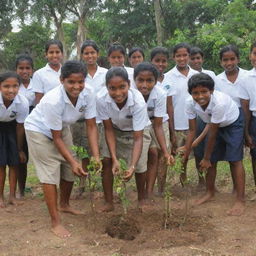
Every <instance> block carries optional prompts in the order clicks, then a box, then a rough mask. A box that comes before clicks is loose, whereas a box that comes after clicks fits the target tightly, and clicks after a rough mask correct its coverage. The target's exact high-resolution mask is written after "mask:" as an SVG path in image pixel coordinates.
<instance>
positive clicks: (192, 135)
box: [183, 118, 196, 162]
mask: <svg viewBox="0 0 256 256" xmlns="http://www.w3.org/2000/svg"><path fill="white" fill-rule="evenodd" d="M195 137H196V119H195V118H194V119H189V131H188V135H187V138H186V143H185V152H184V156H183V159H184V162H187V160H188V157H189V154H190V151H191V146H192V143H193V140H194V139H195Z"/></svg>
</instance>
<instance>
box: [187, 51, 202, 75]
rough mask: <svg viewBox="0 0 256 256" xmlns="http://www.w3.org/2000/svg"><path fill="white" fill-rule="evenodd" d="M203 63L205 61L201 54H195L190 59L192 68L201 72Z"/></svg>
mask: <svg viewBox="0 0 256 256" xmlns="http://www.w3.org/2000/svg"><path fill="white" fill-rule="evenodd" d="M203 62H204V60H203V57H202V55H201V54H200V53H196V54H193V55H191V56H190V58H189V65H190V67H191V68H193V69H195V70H197V71H199V72H200V71H201V70H202V65H203Z"/></svg>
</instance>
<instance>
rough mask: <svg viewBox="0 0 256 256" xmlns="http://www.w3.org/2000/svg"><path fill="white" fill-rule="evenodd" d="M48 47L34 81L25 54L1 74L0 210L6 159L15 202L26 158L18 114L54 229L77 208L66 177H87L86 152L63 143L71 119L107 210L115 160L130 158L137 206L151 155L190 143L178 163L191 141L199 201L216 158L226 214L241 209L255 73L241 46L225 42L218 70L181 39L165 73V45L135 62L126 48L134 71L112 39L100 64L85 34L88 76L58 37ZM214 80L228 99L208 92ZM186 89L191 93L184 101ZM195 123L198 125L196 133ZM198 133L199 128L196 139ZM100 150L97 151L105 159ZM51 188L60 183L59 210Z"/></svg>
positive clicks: (151, 169) (148, 184) (210, 190)
mask: <svg viewBox="0 0 256 256" xmlns="http://www.w3.org/2000/svg"><path fill="white" fill-rule="evenodd" d="M45 52H46V58H47V60H48V64H47V65H46V67H44V68H42V69H40V70H38V71H36V72H35V73H34V75H33V79H32V80H30V77H31V76H32V71H33V62H32V60H31V58H29V57H28V56H20V57H19V58H18V59H17V61H16V71H17V73H18V74H19V76H17V75H16V74H14V73H5V74H3V75H1V78H0V89H1V101H2V102H1V109H0V111H1V112H0V122H1V123H0V124H1V159H0V160H1V173H0V193H1V194H0V206H1V207H4V205H5V204H4V197H3V189H4V181H5V166H6V165H8V166H9V170H10V172H9V173H10V200H9V201H10V203H15V187H16V174H17V173H19V172H22V171H21V169H22V168H21V167H19V166H21V164H19V163H23V165H24V164H25V163H26V159H27V157H26V156H25V154H24V149H25V147H24V138H23V137H24V136H23V135H24V128H23V125H22V124H23V123H24V121H25V130H26V138H27V142H28V148H29V154H30V157H31V160H32V161H33V163H34V165H35V168H36V172H37V175H38V177H39V180H40V182H41V183H42V184H43V191H44V195H45V201H46V203H47V206H48V210H49V213H50V216H51V222H52V231H53V232H54V233H55V234H56V235H58V236H61V237H66V236H69V235H70V233H69V231H67V230H66V229H65V228H64V227H63V226H62V225H61V222H60V216H59V211H64V212H70V213H74V214H78V213H79V212H78V211H76V210H74V209H72V208H71V207H70V205H69V198H70V194H71V191H72V186H73V182H74V175H73V174H76V175H79V176H81V175H82V176H83V175H86V165H87V163H88V159H85V160H84V161H83V164H82V165H81V164H80V163H79V162H78V161H77V160H76V159H75V156H74V154H73V153H72V152H71V150H70V148H71V145H72V144H73V141H72V136H71V133H70V125H71V130H72V132H73V139H74V143H75V144H77V145H81V146H84V147H85V148H88V145H89V146H90V153H91V155H92V156H93V157H94V158H95V160H96V162H97V163H98V166H99V168H100V167H101V165H102V164H103V174H102V180H103V182H102V183H103V189H104V195H105V200H106V205H105V206H104V207H103V210H104V211H109V210H113V209H114V205H113V189H112V186H113V174H115V173H116V172H117V171H118V170H119V162H118V159H119V158H120V157H121V158H124V159H126V160H127V162H128V163H129V168H128V170H127V171H126V173H125V176H124V179H125V180H127V181H128V180H129V179H130V178H131V177H132V175H133V173H134V172H135V178H136V184H137V190H138V200H139V205H140V206H141V207H143V205H144V204H145V199H147V198H151V197H152V194H153V188H154V183H155V179H156V175H157V168H158V167H159V166H158V162H162V161H158V160H159V159H160V158H164V159H165V161H164V165H166V164H167V165H170V164H172V163H173V157H172V155H171V154H170V150H169V149H170V144H171V148H172V152H173V153H175V152H176V149H177V147H180V146H182V145H184V143H185V140H187V141H186V144H185V147H184V148H183V151H184V164H185V163H186V161H187V159H188V156H189V153H190V150H191V146H197V145H198V146H197V147H195V148H196V149H198V150H195V156H196V160H197V163H198V169H200V170H203V169H207V170H208V171H207V175H206V187H207V194H206V196H204V197H203V198H202V199H200V200H199V201H198V203H202V202H204V201H207V200H208V199H210V198H211V197H212V196H213V195H214V180H215V175H216V163H217V161H219V160H227V161H229V162H230V166H231V174H232V178H233V181H234V189H235V190H236V195H237V200H236V203H235V204H234V207H232V208H231V210H230V212H229V213H230V214H232V215H239V214H241V213H242V212H243V209H244V183H245V182H244V169H243V166H242V162H241V160H242V157H243V131H244V126H243V113H242V111H241V108H240V106H241V105H239V104H240V98H242V106H243V108H244V111H245V117H246V119H245V120H246V122H245V136H246V141H247V144H248V145H249V146H250V148H252V159H253V162H254V163H255V156H254V150H253V148H254V140H253V139H252V138H254V137H255V132H254V133H253V128H252V129H251V130H250V129H249V128H250V127H251V125H253V124H254V122H253V120H254V119H253V113H254V112H253V111H255V109H254V107H253V104H254V101H253V98H252V96H253V93H254V91H253V90H252V89H253V83H252V82H251V80H253V79H254V78H253V75H254V72H255V71H254V69H253V70H252V71H250V72H246V71H244V70H242V69H241V68H239V67H238V63H239V52H238V50H237V49H236V47H234V46H226V47H224V48H223V49H222V50H221V52H220V60H221V65H222V66H223V68H224V72H223V73H222V74H220V75H219V76H217V77H215V75H214V73H213V72H210V71H207V70H203V69H202V62H203V53H202V52H201V50H200V49H198V48H193V49H190V47H189V46H188V45H187V44H185V43H181V44H178V45H177V46H175V47H174V50H173V59H174V60H175V62H176V66H175V67H174V68H173V69H171V70H170V71H169V72H167V73H165V71H166V68H167V65H168V59H169V53H168V51H167V49H165V48H163V47H156V48H154V49H153V50H152V52H151V63H144V62H143V63H140V64H138V62H140V61H143V60H144V59H143V57H144V56H143V52H141V49H137V50H135V51H134V52H133V53H131V55H130V59H131V60H132V59H133V58H132V56H133V54H135V53H136V54H137V55H139V54H141V57H138V56H137V57H134V59H133V60H135V61H136V60H138V62H137V63H136V67H135V69H134V70H133V69H132V68H128V67H125V66H124V61H125V49H124V48H123V47H122V46H121V45H115V44H114V45H113V46H111V47H110V48H109V50H108V59H109V62H110V65H111V66H112V68H111V69H110V70H108V71H107V70H106V69H104V68H102V67H99V66H98V65H97V58H98V56H99V49H98V47H97V45H96V44H95V42H93V41H91V40H88V41H85V42H84V44H83V45H82V47H81V59H82V60H83V61H84V62H85V63H86V68H87V71H88V73H87V71H86V68H85V65H84V64H83V63H81V62H76V61H68V62H66V63H65V64H64V65H63V66H61V61H62V56H63V48H62V44H61V42H59V41H57V40H51V41H49V42H48V43H47V45H46V51H45ZM255 53H256V45H253V46H252V49H251V55H250V56H251V60H252V64H253V65H254V64H255V65H256V61H255V60H254V59H255V57H254V55H255V56H256V54H255ZM189 63H190V65H191V66H193V67H194V68H195V69H197V71H196V70H194V69H192V68H191V67H190V66H189ZM134 65H135V64H134ZM199 72H203V73H199ZM205 73H206V74H207V73H208V74H209V75H205ZM20 79H21V80H22V81H20ZM21 82H22V83H21ZM60 82H61V84H60ZM20 84H21V86H20ZM214 84H216V86H215V87H216V88H218V89H219V90H220V91H221V90H223V91H225V92H226V93H227V94H230V96H231V97H229V96H228V95H227V94H223V93H221V92H217V91H216V92H215V91H214ZM188 85H189V89H188ZM22 88H23V89H22ZM227 88H228V89H227ZM230 88H232V89H230ZM18 91H20V93H18ZM22 94H23V95H25V96H26V97H27V99H28V101H27V100H26V98H25V97H24V96H23V95H22ZM44 94H46V95H45V96H44ZM189 94H191V95H192V98H189ZM96 95H97V97H96ZM241 95H242V96H241ZM43 96H44V97H43ZM36 104H37V105H36ZM35 105H36V107H35V109H34V110H33V111H32V113H31V114H30V115H29V116H28V117H27V118H26V116H27V115H28V112H29V106H30V107H31V108H32V107H34V106H35ZM96 108H97V110H96ZM250 111H251V112H252V115H251V112H250ZM25 118H26V120H25ZM14 120H16V121H14ZM150 120H151V121H150ZM16 122H17V125H16ZM102 123H103V127H104V129H103V127H102ZM151 123H152V125H151ZM206 123H207V125H206ZM196 126H199V129H198V130H196ZM85 127H86V131H87V135H85V131H84V129H85ZM196 133H199V134H201V135H200V136H198V139H196V140H195V141H194V139H195V137H197V135H196ZM16 134H17V136H16ZM199 134H198V135H199ZM99 135H100V136H99ZM206 135H207V139H206V140H205V137H206ZM98 137H100V139H99V138H98ZM16 138H17V142H16ZM192 143H193V144H192ZM200 144H201V147H200ZM202 144H206V145H207V146H206V147H204V145H203V146H202ZM99 145H100V146H99ZM214 145H215V149H214ZM99 148H100V150H99ZM204 148H206V150H204ZM197 151H198V152H197ZM99 152H100V153H99ZM100 155H101V156H102V157H103V160H102V163H101V161H100ZM18 158H19V159H18ZM145 163H147V164H145ZM254 165H255V164H254ZM70 166H71V167H70ZM70 168H71V169H72V172H71V171H70ZM18 169H19V171H18ZM23 169H25V168H23ZM159 169H160V170H161V171H159V172H162V175H160V176H161V178H162V179H160V184H159V192H160V193H162V192H163V188H164V180H165V179H164V176H165V171H166V167H164V166H162V167H161V168H159ZM254 170H255V168H254ZM23 174H24V175H23V179H21V180H23V187H22V186H20V192H21V193H24V187H25V183H24V180H25V178H24V177H25V176H26V175H25V171H23ZM19 176H20V175H19ZM21 176H22V175H21ZM185 179H186V173H184V174H183V175H182V176H181V181H182V182H183V181H184V180H185ZM200 182H203V180H200ZM57 185H60V207H59V208H57Z"/></svg>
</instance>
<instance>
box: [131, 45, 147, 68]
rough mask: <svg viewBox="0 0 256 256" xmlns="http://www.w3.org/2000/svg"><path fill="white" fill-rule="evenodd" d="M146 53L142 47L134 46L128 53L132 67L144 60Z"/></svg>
mask: <svg viewBox="0 0 256 256" xmlns="http://www.w3.org/2000/svg"><path fill="white" fill-rule="evenodd" d="M144 59H145V55H144V52H143V50H142V49H141V48H140V47H133V48H132V49H131V50H130V51H129V53H128V60H129V63H130V65H131V67H132V68H135V67H136V66H137V65H138V64H140V63H141V62H143V61H144Z"/></svg>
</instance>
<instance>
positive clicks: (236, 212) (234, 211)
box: [227, 201, 245, 216]
mask: <svg viewBox="0 0 256 256" xmlns="http://www.w3.org/2000/svg"><path fill="white" fill-rule="evenodd" d="M244 209H245V204H244V202H242V201H236V202H235V204H234V205H233V207H232V208H231V209H230V210H229V211H227V215H230V216H240V215H242V214H243V213H244Z"/></svg>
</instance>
